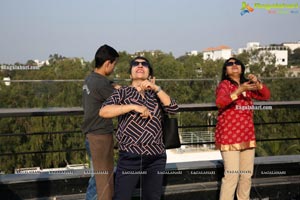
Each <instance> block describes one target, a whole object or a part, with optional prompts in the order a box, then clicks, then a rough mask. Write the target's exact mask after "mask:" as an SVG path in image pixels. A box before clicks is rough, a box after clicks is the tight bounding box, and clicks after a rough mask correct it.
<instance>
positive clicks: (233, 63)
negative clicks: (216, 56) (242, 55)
mask: <svg viewBox="0 0 300 200" xmlns="http://www.w3.org/2000/svg"><path fill="white" fill-rule="evenodd" d="M233 65H242V63H241V62H239V61H235V62H228V63H226V67H231V66H233Z"/></svg>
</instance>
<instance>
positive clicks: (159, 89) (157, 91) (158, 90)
mask: <svg viewBox="0 0 300 200" xmlns="http://www.w3.org/2000/svg"><path fill="white" fill-rule="evenodd" d="M160 91H161V87H160V86H158V89H157V90H156V91H155V93H156V94H157V93H159V92H160Z"/></svg>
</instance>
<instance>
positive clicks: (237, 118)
mask: <svg viewBox="0 0 300 200" xmlns="http://www.w3.org/2000/svg"><path fill="white" fill-rule="evenodd" d="M237 89H238V86H236V85H234V84H232V83H230V81H228V80H223V81H221V83H220V84H219V85H218V87H217V90H216V105H217V107H218V108H219V113H218V122H217V126H216V131H215V145H216V149H219V150H221V151H236V150H243V149H247V148H253V147H256V140H255V133H254V124H253V108H254V107H253V101H252V98H253V99H257V100H268V99H269V98H270V91H269V89H268V88H267V87H266V86H265V85H263V88H262V89H261V90H257V91H246V92H243V94H240V95H239V96H238V98H237V99H236V100H234V101H233V100H232V99H231V97H230V94H232V93H233V92H234V91H235V90H237Z"/></svg>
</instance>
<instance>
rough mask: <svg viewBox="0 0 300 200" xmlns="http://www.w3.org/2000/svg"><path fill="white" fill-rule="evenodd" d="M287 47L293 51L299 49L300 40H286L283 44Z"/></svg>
mask: <svg viewBox="0 0 300 200" xmlns="http://www.w3.org/2000/svg"><path fill="white" fill-rule="evenodd" d="M282 45H283V46H285V47H288V48H289V49H290V50H291V51H292V52H293V51H294V50H295V49H297V48H300V41H298V42H286V43H283V44H282Z"/></svg>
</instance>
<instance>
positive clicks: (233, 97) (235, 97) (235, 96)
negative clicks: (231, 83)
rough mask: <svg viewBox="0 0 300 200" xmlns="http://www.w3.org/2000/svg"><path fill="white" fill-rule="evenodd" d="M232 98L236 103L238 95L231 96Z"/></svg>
mask: <svg viewBox="0 0 300 200" xmlns="http://www.w3.org/2000/svg"><path fill="white" fill-rule="evenodd" d="M230 98H231V99H232V101H234V100H236V99H237V98H238V96H237V95H236V94H231V95H230Z"/></svg>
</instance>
